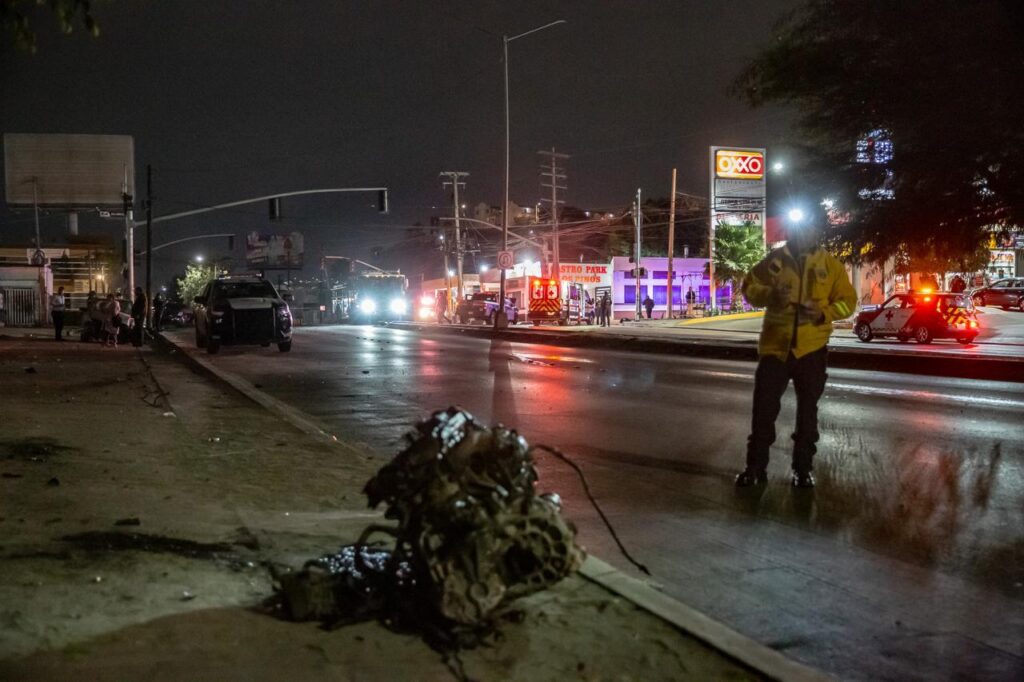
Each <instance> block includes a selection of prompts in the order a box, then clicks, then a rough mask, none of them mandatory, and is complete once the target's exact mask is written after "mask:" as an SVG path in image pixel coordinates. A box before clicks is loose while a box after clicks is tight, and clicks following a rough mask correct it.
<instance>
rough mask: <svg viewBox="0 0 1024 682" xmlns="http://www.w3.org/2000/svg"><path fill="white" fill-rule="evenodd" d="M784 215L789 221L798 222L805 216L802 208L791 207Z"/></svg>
mask: <svg viewBox="0 0 1024 682" xmlns="http://www.w3.org/2000/svg"><path fill="white" fill-rule="evenodd" d="M786 217H788V218H789V222H791V223H794V224H799V223H802V222H803V221H804V217H805V216H804V211H803V209H802V208H791V209H789V212H788V213H787V214H786Z"/></svg>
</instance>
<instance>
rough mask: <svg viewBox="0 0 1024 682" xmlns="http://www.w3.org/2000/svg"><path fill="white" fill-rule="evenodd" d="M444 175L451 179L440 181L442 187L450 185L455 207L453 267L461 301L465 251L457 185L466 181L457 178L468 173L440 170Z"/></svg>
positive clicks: (462, 184)
mask: <svg viewBox="0 0 1024 682" xmlns="http://www.w3.org/2000/svg"><path fill="white" fill-rule="evenodd" d="M445 176H447V177H449V178H451V180H448V181H446V182H443V183H441V186H442V187H447V186H448V185H451V186H452V204H453V206H454V208H455V268H456V275H457V276H458V279H457V280H456V281H457V282H458V286H459V294H458V300H460V301H461V300H462V298H463V297H464V296H465V295H466V289H465V283H464V282H463V278H462V257H463V255H464V253H465V251H464V249H463V248H462V230H460V229H459V217H460V215H461V212H462V211H461V206H462V205H461V204H460V203H459V186H460V185H461V186H462V187H465V186H466V183H464V182H460V181H459V178H464V177H468V176H469V173H465V172H463V171H441V177H445ZM445 254H446V255H447V252H445ZM444 268H445V275H446V276H447V274H448V264H447V263H445V266H444ZM448 288H449V289H451V285H449V287H448ZM448 293H449V296H450V295H451V291H449V292H448Z"/></svg>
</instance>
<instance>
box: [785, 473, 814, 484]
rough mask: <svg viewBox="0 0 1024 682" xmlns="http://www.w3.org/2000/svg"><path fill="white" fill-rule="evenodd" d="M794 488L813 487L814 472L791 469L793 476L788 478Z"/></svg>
mask: <svg viewBox="0 0 1024 682" xmlns="http://www.w3.org/2000/svg"><path fill="white" fill-rule="evenodd" d="M790 482H791V483H792V485H793V487H794V488H813V487H814V482H815V481H814V474H812V473H811V472H810V471H796V470H794V471H793V477H792V478H791V479H790Z"/></svg>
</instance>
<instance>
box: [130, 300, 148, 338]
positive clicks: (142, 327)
mask: <svg viewBox="0 0 1024 682" xmlns="http://www.w3.org/2000/svg"><path fill="white" fill-rule="evenodd" d="M148 309H149V305H148V302H147V301H146V292H145V291H143V290H142V287H135V300H134V301H132V310H131V315H132V345H133V346H135V347H136V348H138V347H139V346H141V345H142V340H143V338H145V334H146V311H147V310H148Z"/></svg>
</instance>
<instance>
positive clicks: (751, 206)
mask: <svg viewBox="0 0 1024 682" xmlns="http://www.w3.org/2000/svg"><path fill="white" fill-rule="evenodd" d="M710 166H711V168H710V171H711V202H712V203H711V210H712V211H717V212H724V213H730V212H737V213H755V212H763V211H764V207H765V150H764V149H761V148H743V147H711V159H710Z"/></svg>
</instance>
